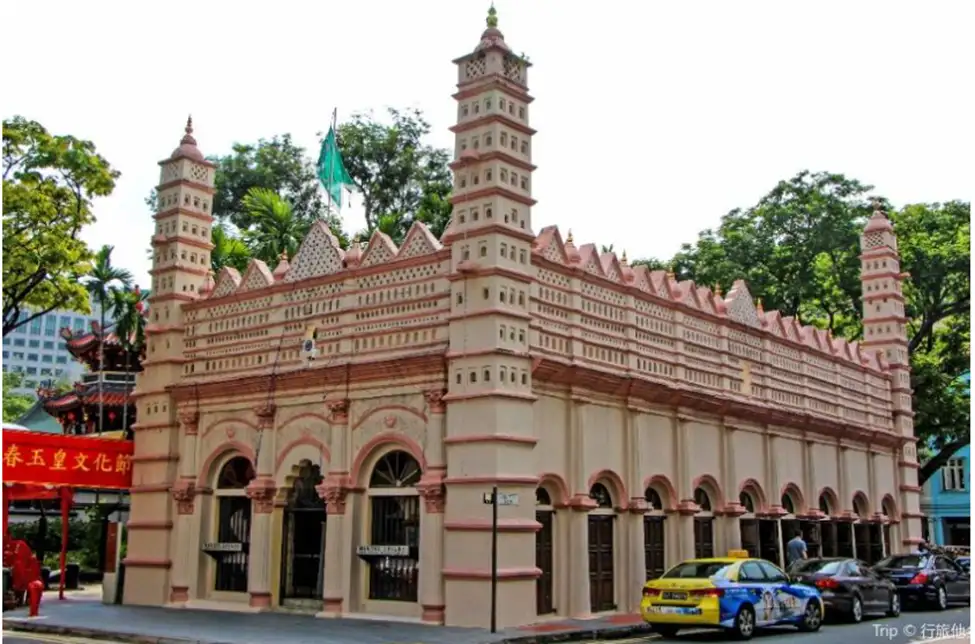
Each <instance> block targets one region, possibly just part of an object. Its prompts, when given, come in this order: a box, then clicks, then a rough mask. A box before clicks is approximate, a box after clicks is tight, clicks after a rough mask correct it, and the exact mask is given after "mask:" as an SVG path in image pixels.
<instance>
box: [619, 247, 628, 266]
mask: <svg viewBox="0 0 975 644" xmlns="http://www.w3.org/2000/svg"><path fill="white" fill-rule="evenodd" d="M620 263H621V264H623V266H626V265H627V264H628V262H627V261H626V251H625V250H624V251H623V256H622V257H620Z"/></svg>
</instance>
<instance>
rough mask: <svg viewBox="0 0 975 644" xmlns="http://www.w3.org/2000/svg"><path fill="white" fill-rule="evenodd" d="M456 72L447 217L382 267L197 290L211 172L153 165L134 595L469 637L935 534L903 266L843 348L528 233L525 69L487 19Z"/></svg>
mask: <svg viewBox="0 0 975 644" xmlns="http://www.w3.org/2000/svg"><path fill="white" fill-rule="evenodd" d="M455 63H456V65H457V68H458V72H459V83H458V90H457V92H456V94H455V95H454V98H455V99H456V101H457V124H456V125H455V126H454V127H453V128H452V131H453V132H454V133H455V135H456V146H455V151H456V154H455V161H454V163H453V165H452V168H453V171H454V177H455V179H454V194H453V203H454V210H453V219H452V222H451V224H450V225H449V227H448V229H447V231H446V232H445V233H444V235H443V238H442V239H436V238H435V237H434V236H433V235H432V234H431V233H430V231H429V230H427V228H425V227H424V225H423V224H421V223H417V224H415V225H414V226H413V228H412V229H411V230H410V231H409V233H408V235H407V236H406V239H405V240H404V242H403V244H402V246H401V247H399V248H397V247H396V246H395V245H394V244H393V243H392V242H391V241H390V239H389V238H387V237H386V236H384V235H383V234H382V233H379V232H377V233H375V234H374V235H373V236H372V238H371V240H370V241H369V242H368V244H367V245H365V246H364V247H352V248H351V249H349V250H348V251H343V250H342V249H341V248H340V247H339V245H338V243H337V242H336V239H335V238H334V237H333V236H332V234H331V233H330V232H329V230H328V229H327V227H325V226H324V225H323V224H316V225H315V226H313V228H312V229H311V232H310V233H309V234H308V236H307V238H306V239H305V240H304V243H303V244H302V245H301V247H300V249H299V250H298V252H297V254H296V255H295V256H294V257H292V258H282V259H281V261H280V263H279V264H278V266H276V267H275V268H273V269H272V268H270V267H268V266H266V265H265V264H264V263H263V262H260V261H256V260H255V261H253V262H252V263H251V264H250V266H249V267H248V269H247V270H246V271H245V272H244V274H243V275H240V274H239V273H237V272H236V271H234V270H233V269H229V268H227V269H223V270H222V271H221V272H220V273H219V274H218V275H217V276H216V277H215V278H214V277H213V276H212V275H210V274H209V273H208V267H209V265H210V258H209V253H210V251H211V249H212V244H211V242H210V228H211V225H212V223H213V222H212V218H211V216H210V206H211V204H212V199H213V193H214V190H213V185H214V183H213V182H214V171H215V168H214V167H213V166H212V165H211V164H209V163H208V162H207V161H206V160H205V159H204V157H203V155H202V154H201V153H200V151H199V149H198V148H197V147H196V141H195V140H194V139H193V136H192V129H191V128H190V127H188V128H187V134H186V136H185V137H184V138H183V140H182V142H181V145H180V147H179V148H178V149H177V150H176V151H174V153H173V154H172V156H171V157H170V158H167V159H166V160H164V161H162V162H161V163H160V165H161V180H160V186H159V210H158V213H157V214H156V216H155V219H156V222H157V228H156V233H155V235H154V236H153V239H152V244H153V248H154V253H155V258H154V265H153V270H152V275H153V288H152V300H151V301H152V307H151V326H150V334H149V340H148V343H149V346H148V351H147V359H146V361H145V362H144V367H145V370H144V372H143V373H141V374H140V375H139V379H138V385H137V391H136V394H135V395H136V396H137V398H138V418H139V423H138V425H137V426H136V428H135V441H136V453H135V457H134V459H133V461H134V463H135V471H134V487H133V489H132V505H131V521H130V524H129V542H128V556H127V559H126V563H127V572H126V584H125V602H126V603H130V604H145V605H169V606H177V607H225V608H237V609H240V610H277V609H280V608H282V607H284V608H292V609H294V608H298V609H306V610H310V611H315V612H318V613H320V614H321V615H323V616H355V615H363V614H371V615H384V616H390V617H394V618H406V619H416V620H424V621H428V622H434V623H444V624H448V625H456V626H486V625H487V623H488V620H489V615H488V611H487V607H488V606H489V603H490V587H491V583H490V579H491V570H490V543H491V531H490V528H491V507H490V506H489V505H486V504H485V503H484V500H483V497H484V494H485V493H486V492H489V491H490V490H491V488H492V487H493V486H498V488H499V489H500V490H501V491H502V492H505V493H508V494H512V495H517V500H518V501H517V503H515V504H514V505H506V506H504V507H501V508H499V513H500V518H499V537H498V539H499V548H498V552H499V564H498V565H499V568H498V577H499V585H500V592H499V595H498V623H499V625H500V626H502V627H503V626H511V625H521V624H527V623H532V622H538V621H540V620H542V619H545V618H547V617H548V616H560V617H562V616H582V615H587V614H591V613H597V612H613V611H620V612H623V611H634V610H636V608H637V603H638V600H639V596H640V588H641V586H642V584H643V583H644V582H645V580H646V579H647V577H649V576H653V575H657V574H660V572H661V571H662V569H663V568H664V567H665V566H668V565H670V564H673V563H675V562H677V561H678V560H680V559H682V558H688V557H694V556H706V555H708V554H711V553H723V552H725V551H726V550H728V549H731V548H746V549H748V550H750V551H752V552H754V553H755V554H757V555H759V556H763V557H767V558H769V559H772V560H773V561H780V560H781V557H782V552H783V543H784V541H787V540H788V539H789V538H791V533H792V531H793V530H801V531H802V532H803V534H805V536H806V538H807V540H808V541H809V542H810V544H811V548H812V549H813V550H814V551H816V552H823V553H824V554H843V553H848V554H850V555H857V556H859V557H861V558H864V559H876V558H879V557H880V556H881V555H882V554H883V553H884V552H886V551H891V550H896V549H900V548H903V547H907V546H909V545H910V544H913V543H916V542H917V541H918V540H919V538H920V536H921V520H920V519H921V515H920V510H919V494H918V492H919V489H918V488H917V487H916V480H917V479H916V472H915V470H916V468H917V464H916V456H915V452H914V443H913V427H912V412H911V392H910V379H909V372H908V367H907V350H906V345H907V342H906V333H905V328H904V325H905V318H904V308H903V296H902V292H901V280H902V277H903V276H902V274H901V273H900V269H899V266H898V255H897V243H896V239H895V236H894V233H893V230H892V228H891V226H890V224H889V222H888V220H887V219H886V217H885V216H884V215H883V214H882V213H879V212H878V213H876V214H875V215H874V216H873V218H872V219H871V220H870V222H869V224H868V225H867V227H866V229H865V231H864V233H863V236H862V249H863V255H862V266H863V289H864V292H863V306H864V318H865V339H864V341H863V342H860V343H847V342H845V341H843V340H838V339H835V338H832V337H830V336H829V335H828V334H827V333H825V332H823V331H820V330H817V329H814V328H811V327H804V326H801V325H800V324H799V323H797V321H796V320H794V319H792V318H788V317H782V316H781V315H780V314H779V313H778V312H775V311H771V312H765V311H763V310H762V308H761V304H760V303H759V304H756V302H755V301H754V300H753V298H752V296H751V295H749V293H748V289H747V287H746V285H745V284H744V283H743V282H737V283H736V284H735V285H734V287H733V288H732V289H731V290H730V292H728V293H727V294H721V293H720V292H715V291H713V290H711V289H709V288H706V287H703V286H700V285H696V284H694V283H691V282H687V281H681V282H679V281H676V280H675V278H674V276H673V275H671V274H667V273H665V272H659V271H658V272H651V271H648V270H647V269H646V268H645V267H642V266H637V267H631V266H628V265H627V262H626V259H625V256H624V257H623V258H618V257H616V256H615V255H614V254H612V253H603V254H600V253H598V252H597V250H596V247H595V246H594V245H593V244H585V245H581V246H578V247H577V246H575V244H574V243H573V240H572V237H571V235H569V236H568V237H567V238H563V236H562V235H561V233H560V232H559V230H558V229H556V228H555V227H548V228H543V229H541V230H540V231H539V232H537V233H536V232H535V231H534V228H533V225H532V206H533V204H534V203H535V201H534V199H533V198H532V172H533V170H534V166H533V165H532V163H531V158H532V137H533V134H534V132H535V131H534V130H533V129H532V128H531V127H530V125H529V123H530V118H529V116H530V106H531V103H532V98H531V96H529V94H528V87H527V73H528V68H529V65H528V63H527V62H526V61H525V60H524V59H522V58H521V57H518V56H515V55H513V53H512V52H511V50H510V49H509V48H508V46H507V45H506V44H505V42H504V38H503V36H502V34H501V32H499V31H498V30H497V28H496V26H493V25H491V24H490V23H489V28H488V29H487V30H486V31H485V32H484V34H483V36H482V39H481V42H480V44H479V45H478V46H477V48H476V50H475V51H474V52H473V53H471V54H469V55H467V56H464V57H462V58H459V59H457V60H456V61H455Z"/></svg>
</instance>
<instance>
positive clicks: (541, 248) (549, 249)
mask: <svg viewBox="0 0 975 644" xmlns="http://www.w3.org/2000/svg"><path fill="white" fill-rule="evenodd" d="M534 246H535V247H534V249H533V250H534V252H535V253H536V254H538V255H541V256H542V257H544V258H545V259H547V260H548V261H550V262H554V263H556V264H560V265H562V266H566V265H568V263H569V256H568V255H567V254H566V252H565V242H563V241H562V235H561V233H559V229H558V228H557V227H556V226H546V227H545V228H542V230H541V232H539V233H538V236H537V237H536V238H535V244H534Z"/></svg>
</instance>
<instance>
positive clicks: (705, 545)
mask: <svg viewBox="0 0 975 644" xmlns="http://www.w3.org/2000/svg"><path fill="white" fill-rule="evenodd" d="M694 503H696V504H697V507H698V508H700V509H699V510H698V513H697V514H696V515H694V557H695V558H697V559H703V558H706V557H713V556H714V507H713V506H712V505H711V495H710V494H708V491H707V490H705V489H704V488H703V487H699V488H697V489H696V490H694Z"/></svg>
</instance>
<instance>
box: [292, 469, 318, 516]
mask: <svg viewBox="0 0 975 644" xmlns="http://www.w3.org/2000/svg"><path fill="white" fill-rule="evenodd" d="M323 480H324V478H323V477H322V469H321V467H319V466H318V465H312V463H311V462H310V461H308V460H303V461H301V463H300V464H299V465H298V475H297V476H296V477H295V479H294V482H293V483H292V484H291V490H290V491H289V492H288V507H290V508H293V509H304V508H308V509H312V508H314V509H316V510H317V509H319V508H321V507H322V505H323V501H322V499H321V497H320V496H319V495H318V490H316V489H315V488H316V487H317V486H318V485H320V484H321V482H322V481H323Z"/></svg>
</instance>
